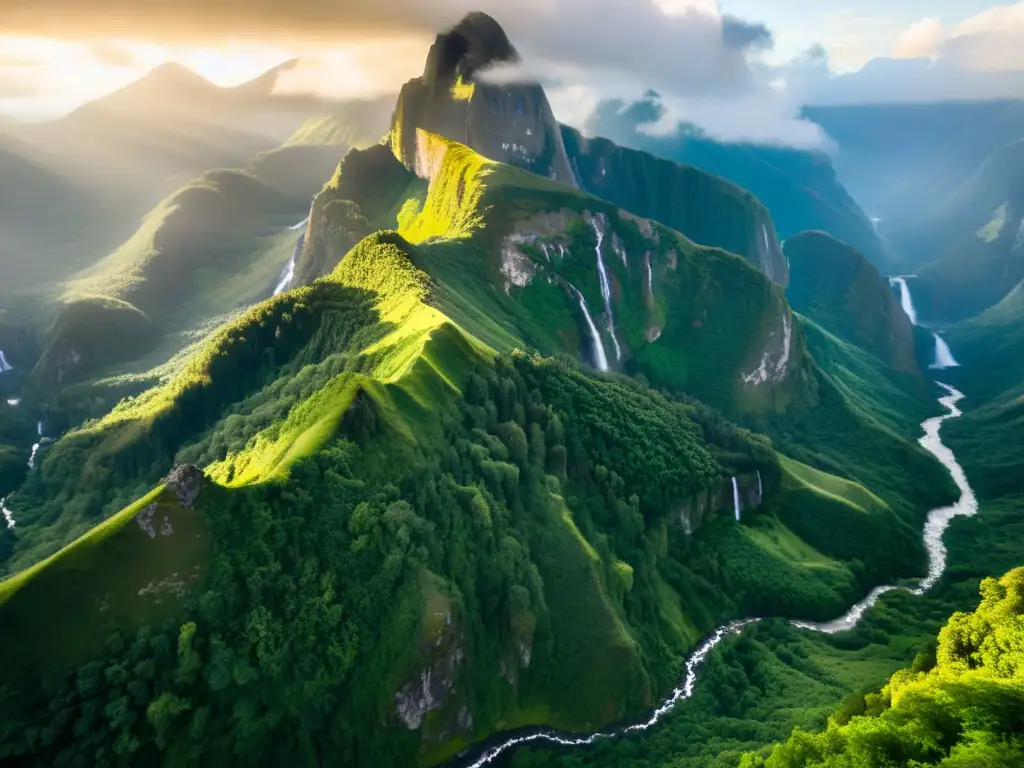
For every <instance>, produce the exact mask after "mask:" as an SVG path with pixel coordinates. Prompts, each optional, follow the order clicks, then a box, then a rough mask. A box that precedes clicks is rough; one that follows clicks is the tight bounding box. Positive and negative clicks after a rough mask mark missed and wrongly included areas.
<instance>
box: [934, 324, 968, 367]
mask: <svg viewBox="0 0 1024 768" xmlns="http://www.w3.org/2000/svg"><path fill="white" fill-rule="evenodd" d="M932 336H934V337H935V362H934V363H932V364H931V365H930V366H929V367H930V368H936V369H940V370H941V369H944V368H959V367H960V363H958V362H957V361H956V358H955V357H953V352H952V351H951V350H950V348H949V344H947V343H946V340H945V339H944V338H942V337H941V336H939V334H937V333H932Z"/></svg>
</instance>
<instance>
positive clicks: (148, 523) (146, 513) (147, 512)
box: [135, 501, 157, 539]
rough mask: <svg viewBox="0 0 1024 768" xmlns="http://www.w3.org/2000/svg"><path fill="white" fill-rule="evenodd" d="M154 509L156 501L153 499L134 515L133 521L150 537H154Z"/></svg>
mask: <svg viewBox="0 0 1024 768" xmlns="http://www.w3.org/2000/svg"><path fill="white" fill-rule="evenodd" d="M156 510H157V503H156V502H155V501H154V502H153V503H152V504H150V505H149V506H147V507H146V508H145V509H143V510H142V511H141V512H139V514H137V515H136V516H135V522H136V523H138V524H139V528H141V529H142V530H143V531H145V532H146V535H147V536H149V538H151V539H155V538H156V528H155V527H154V525H153V515H155V514H156Z"/></svg>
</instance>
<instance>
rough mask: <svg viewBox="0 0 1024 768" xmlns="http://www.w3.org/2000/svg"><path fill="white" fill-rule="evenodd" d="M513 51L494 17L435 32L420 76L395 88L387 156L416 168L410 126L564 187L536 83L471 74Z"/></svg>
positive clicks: (558, 143)
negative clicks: (497, 81)
mask: <svg viewBox="0 0 1024 768" xmlns="http://www.w3.org/2000/svg"><path fill="white" fill-rule="evenodd" d="M517 58H518V54H517V53H516V52H515V49H514V48H513V47H512V44H511V43H510V42H509V40H508V38H507V37H506V36H505V33H504V31H502V29H501V27H500V26H498V23H497V22H496V21H494V19H492V18H490V17H489V16H486V15H485V14H482V13H473V14H470V15H469V16H467V17H466V19H464V20H463V21H462V22H461V23H460V24H459V25H458V26H456V27H454V28H453V29H452V30H450V31H448V32H446V33H444V34H441V35H438V37H437V41H436V42H435V43H434V45H433V46H432V47H431V49H430V53H429V54H428V56H427V63H426V67H425V68H424V72H423V76H422V77H418V78H415V79H413V80H410V81H409V82H408V83H406V84H405V85H404V86H403V87H402V91H401V93H400V94H399V97H398V103H397V104H396V106H395V113H394V116H393V117H392V121H391V141H392V148H393V149H394V152H395V155H396V156H397V157H399V158H400V159H401V161H402V162H403V163H404V164H405V166H406V167H407V168H409V169H410V170H414V169H415V168H416V163H417V159H416V151H417V149H416V129H417V128H421V129H423V130H425V131H428V132H430V133H434V134H437V135H439V136H444V137H445V138H448V139H452V140H454V141H458V142H460V143H462V144H465V145H466V146H468V147H471V148H472V149H475V150H476V151H477V152H479V153H480V154H482V155H483V156H485V157H487V158H490V159H491V160H497V161H499V162H502V163H507V164H509V165H514V166H517V167H519V168H525V169H526V170H529V171H532V172H534V173H537V174H540V175H542V176H546V177H548V178H550V179H554V180H555V181H558V182H561V183H562V184H566V185H569V186H575V179H574V178H573V174H572V171H571V169H570V166H569V161H568V159H567V157H566V154H565V147H564V145H563V144H562V136H561V133H560V131H559V127H558V122H557V121H556V120H555V115H554V113H553V112H552V111H551V105H550V104H549V103H548V99H547V95H546V94H545V93H544V89H543V88H542V87H541V86H540V85H539V84H536V83H526V84H509V85H496V84H493V83H487V82H483V81H481V80H480V79H479V78H475V75H476V74H477V73H479V72H480V71H482V70H484V69H486V68H487V67H489V66H492V65H495V64H501V63H509V62H513V61H515V60H516V59H517Z"/></svg>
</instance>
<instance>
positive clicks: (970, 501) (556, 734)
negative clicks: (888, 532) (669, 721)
mask: <svg viewBox="0 0 1024 768" xmlns="http://www.w3.org/2000/svg"><path fill="white" fill-rule="evenodd" d="M936 383H937V384H938V386H940V387H941V388H942V389H943V390H944V391H945V393H946V394H945V395H944V396H943V397H940V398H939V403H940V404H941V405H942V407H943V408H945V409H946V413H945V414H943V415H941V416H936V417H934V418H931V419H928V420H926V421H925V422H924V423H922V424H921V429H922V430H923V431H924V435H923V436H922V437H921V439H920V440H919V442H920V444H921V445H922V447H924V449H925V450H926V451H928V452H929V453H931V454H932V455H933V456H935V458H937V459H938V460H939V461H940V462H941V463H942V465H943V466H944V467H945V468H946V469H948V470H949V473H950V474H951V475H952V477H953V481H954V482H955V483H956V486H957V488H958V489H959V490H960V499H959V500H958V501H957V502H956V503H955V504H953V505H952V506H949V507H940V508H938V509H933V510H932V511H931V512H929V513H928V519H927V521H926V522H925V526H924V545H925V548H926V549H927V551H928V575H927V576H926V577H925V578H924V579H922V580H921V582H920V583H919V584H918V585H917V586H916V587H914V588H908V587H899V586H892V585H889V586H882V587H876V588H875V589H874V590H872V591H871V594H869V595H868V596H867V597H866V598H865V599H864V600H862V601H861V602H859V603H857V604H856V605H855V606H853V607H852V608H851V609H850V610H849V611H847V612H846V614H845V615H843V616H840V617H839V618H837V619H835V620H834V621H829V622H825V623H821V624H818V623H814V622H807V621H793V622H792V624H793V625H794V626H797V627H800V628H802V629H806V630H810V631H813V632H823V633H826V634H834V633H836V632H842V631H844V630H848V629H852V628H853V627H855V626H856V625H857V623H858V622H859V621H860V620H861V618H862V617H863V616H864V614H865V613H867V611H868V609H870V608H871V606H873V605H874V604H875V603H877V602H878V600H879V598H881V597H882V595H884V594H885V593H886V592H892V591H893V590H897V589H903V590H906V591H907V592H910V593H911V594H913V595H923V594H924V593H925V592H927V591H928V590H930V589H931V588H932V587H933V586H935V584H936V583H937V582H938V580H939V578H940V577H941V576H942V573H943V572H944V571H945V569H946V546H945V544H943V542H942V536H943V534H944V533H945V531H946V528H947V527H948V526H949V523H950V521H951V520H952V519H953V518H954V517H961V516H968V517H969V516H972V515H974V514H976V513H977V511H978V500H977V497H976V496H975V495H974V491H973V490H972V489H971V486H970V485H969V484H968V482H967V476H966V475H965V474H964V470H963V467H961V466H960V464H959V463H958V462H957V460H956V456H954V455H953V452H952V451H951V450H950V449H949V448H947V447H946V446H945V445H944V444H943V442H942V439H941V438H940V436H939V432H940V430H941V429H942V424H943V423H944V422H945V421H946V420H947V419H956V418H959V417H960V416H961V415H963V414H962V411H961V410H960V409H959V408H957V403H959V402H960V401H961V400H963V399H964V397H965V395H964V394H963V393H962V392H960V391H958V390H957V389H955V388H953V387H951V386H949V385H948V384H943V383H941V382H936ZM757 621H760V619H744V620H739V621H732V622H729V623H728V624H725V625H723V626H721V627H719V628H718V629H716V630H715V631H714V632H712V633H711V634H710V635H709V636H708V637H707V638H705V639H704V641H703V642H702V643H701V644H700V645H699V646H698V647H697V649H696V650H695V651H694V652H693V653H692V654H690V656H689V657H688V658H687V660H686V677H685V678H684V679H683V682H682V683H681V684H680V685H679V687H677V688H676V689H675V690H674V691H672V693H671V694H670V695H669V696H668V697H667V698H666V699H665V700H664V701H662V703H661V704H660V705H659V706H658V708H657V709H655V710H654V711H653V712H652V713H651V714H650V715H649V716H648V717H647V719H646V720H643V721H641V722H638V723H634V724H632V725H627V726H624V727H619V728H610V729H608V730H604V731H598V732H597V733H591V734H587V735H581V734H574V733H568V732H564V731H556V730H553V729H550V728H543V727H533V728H524V729H521V730H518V731H512V732H507V733H502V734H496V735H495V736H493V737H492V738H490V739H488V740H487V741H485V742H483V743H482V744H478V745H476V746H475V747H472V748H470V749H468V750H466V751H465V752H464V753H463V754H461V755H459V756H458V757H456V758H455V759H453V760H452V761H450V762H449V763H448V766H449V768H483V766H486V765H489V764H491V763H493V762H494V761H495V760H497V759H498V758H499V757H501V756H505V757H507V756H508V753H510V752H511V751H514V750H515V749H517V748H518V747H521V746H523V745H526V744H537V745H548V746H554V747H585V746H588V745H591V744H594V743H595V742H597V741H604V740H614V739H618V738H621V737H623V736H626V735H629V734H633V733H639V732H641V731H646V730H648V729H650V728H653V727H654V726H655V725H657V724H658V722H659V721H661V720H662V718H664V717H665V715H667V714H668V713H669V712H671V711H672V709H673V708H674V707H675V706H676V705H677V704H679V702H681V701H684V700H685V699H688V698H690V697H691V696H692V695H693V691H694V688H695V687H696V684H697V678H698V674H699V671H700V666H701V664H702V663H703V661H704V660H705V659H706V658H707V657H708V655H709V654H710V653H711V651H712V650H714V648H715V646H716V645H718V644H719V643H721V642H722V640H724V639H725V638H726V637H728V636H729V635H733V634H737V633H739V632H742V631H743V628H744V627H746V626H748V625H749V624H753V623H755V622H757Z"/></svg>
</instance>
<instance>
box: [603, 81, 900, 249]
mask: <svg viewBox="0 0 1024 768" xmlns="http://www.w3.org/2000/svg"><path fill="white" fill-rule="evenodd" d="M664 114H665V110H664V107H663V106H662V104H661V100H660V97H659V96H658V94H656V93H654V92H649V93H647V94H646V95H645V96H644V98H643V99H641V100H639V101H636V102H633V103H631V104H626V103H625V102H623V101H621V100H615V99H613V100H608V101H603V102H601V103H600V104H599V105H598V106H597V108H596V109H595V110H594V112H593V114H592V115H591V116H590V117H589V118H588V119H587V121H586V123H585V125H584V127H585V129H586V132H587V133H588V134H590V135H593V136H606V137H608V138H609V139H611V140H612V141H615V142H618V143H619V144H621V145H623V146H627V147H633V148H635V149H641V150H644V151H647V152H650V153H652V154H654V155H657V156H658V157H664V158H667V159H669V160H673V161H676V162H679V163H687V164H689V165H692V166H695V167H697V168H700V169H701V170H704V171H707V172H708V173H713V174H715V175H717V176H721V177H722V178H725V179H728V180H729V181H731V182H733V183H735V184H738V185H739V186H741V187H743V188H744V189H748V190H750V191H751V192H752V193H753V194H754V195H756V196H757V198H758V199H759V200H760V201H761V202H762V203H764V205H765V207H766V208H767V209H768V210H769V212H770V213H771V217H772V220H773V221H774V222H775V226H776V228H777V229H778V233H779V237H781V238H782V239H786V238H789V237H791V236H792V235H794V234H796V233H797V232H802V231H805V230H822V231H825V232H828V233H829V234H830V235H832V236H833V237H835V238H837V239H838V240H841V241H843V242H845V243H848V244H850V245H851V246H853V247H854V248H856V249H857V250H859V251H860V252H861V253H863V254H864V255H865V256H866V257H867V258H868V260H869V261H871V262H872V263H873V264H875V265H877V266H879V267H880V268H882V269H885V268H887V265H888V264H889V263H890V260H891V256H892V255H891V253H890V252H889V249H888V246H887V245H886V244H885V243H884V242H883V241H882V239H881V238H880V237H879V236H878V233H877V232H876V230H875V227H874V225H873V224H872V222H871V220H870V219H869V218H868V217H867V216H866V215H865V213H864V212H863V211H862V210H861V209H860V206H858V205H857V202H856V201H855V200H854V199H853V198H852V197H851V196H850V194H849V193H848V192H847V191H846V189H845V188H844V187H843V185H842V184H841V183H840V181H839V179H838V178H837V176H836V171H835V169H834V168H833V166H832V162H831V160H830V159H829V157H828V155H826V154H825V153H824V152H813V151H804V150H797V149H792V148H788V147H781V146H769V145H757V144H737V143H728V144H726V143H722V142H718V141H715V140H714V139H712V138H710V137H708V136H706V135H704V134H703V133H702V132H701V131H700V130H699V129H697V128H696V127H695V126H682V127H680V128H679V129H678V130H677V131H676V132H674V133H672V134H669V135H661V134H657V135H656V134H653V133H650V132H647V131H645V130H644V128H645V127H648V126H651V125H654V124H655V123H657V122H658V121H659V120H660V119H661V118H662V117H663V116H664Z"/></svg>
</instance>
